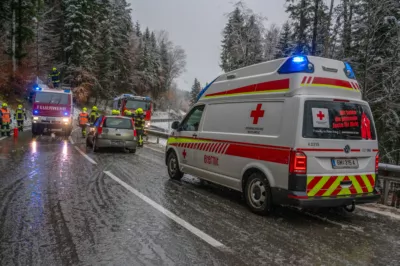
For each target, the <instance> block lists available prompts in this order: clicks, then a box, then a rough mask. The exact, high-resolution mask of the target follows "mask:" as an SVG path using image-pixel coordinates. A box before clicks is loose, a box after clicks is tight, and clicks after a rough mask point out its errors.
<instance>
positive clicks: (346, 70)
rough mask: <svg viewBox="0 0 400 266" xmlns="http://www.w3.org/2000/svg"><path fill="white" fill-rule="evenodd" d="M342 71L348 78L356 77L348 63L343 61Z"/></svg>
mask: <svg viewBox="0 0 400 266" xmlns="http://www.w3.org/2000/svg"><path fill="white" fill-rule="evenodd" d="M343 70H344V73H345V74H346V76H347V77H348V78H349V79H356V75H355V74H354V71H353V68H352V67H351V66H350V64H349V63H347V62H344V69H343Z"/></svg>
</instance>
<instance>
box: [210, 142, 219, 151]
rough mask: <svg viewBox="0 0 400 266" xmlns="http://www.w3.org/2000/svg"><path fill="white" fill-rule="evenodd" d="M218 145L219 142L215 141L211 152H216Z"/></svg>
mask: <svg viewBox="0 0 400 266" xmlns="http://www.w3.org/2000/svg"><path fill="white" fill-rule="evenodd" d="M218 146H219V143H214V146H213V148H212V150H211V152H213V153H215V151H216V150H217V148H218Z"/></svg>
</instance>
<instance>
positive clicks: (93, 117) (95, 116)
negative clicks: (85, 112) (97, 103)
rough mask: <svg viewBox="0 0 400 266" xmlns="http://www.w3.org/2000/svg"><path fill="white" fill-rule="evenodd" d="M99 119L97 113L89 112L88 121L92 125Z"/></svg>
mask: <svg viewBox="0 0 400 266" xmlns="http://www.w3.org/2000/svg"><path fill="white" fill-rule="evenodd" d="M98 117H99V113H98V112H97V111H93V110H92V111H91V112H90V121H91V122H93V123H94V121H95V120H96V119H97V118H98Z"/></svg>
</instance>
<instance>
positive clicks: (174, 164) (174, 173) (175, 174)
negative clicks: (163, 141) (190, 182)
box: [167, 151, 183, 180]
mask: <svg viewBox="0 0 400 266" xmlns="http://www.w3.org/2000/svg"><path fill="white" fill-rule="evenodd" d="M167 165H168V175H169V177H170V178H171V179H174V180H181V179H182V177H183V173H182V172H181V170H180V169H179V162H178V157H177V156H176V153H175V152H174V151H171V152H170V153H169V154H168V159H167Z"/></svg>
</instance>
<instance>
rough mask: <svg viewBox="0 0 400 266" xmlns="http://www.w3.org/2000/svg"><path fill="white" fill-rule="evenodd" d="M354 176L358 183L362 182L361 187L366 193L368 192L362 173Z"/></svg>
mask: <svg viewBox="0 0 400 266" xmlns="http://www.w3.org/2000/svg"><path fill="white" fill-rule="evenodd" d="M354 177H355V178H356V179H357V182H358V184H360V187H361V189H362V191H363V192H364V193H367V192H368V188H366V187H365V183H364V180H363V179H362V177H361V176H360V175H356V176H354Z"/></svg>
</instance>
